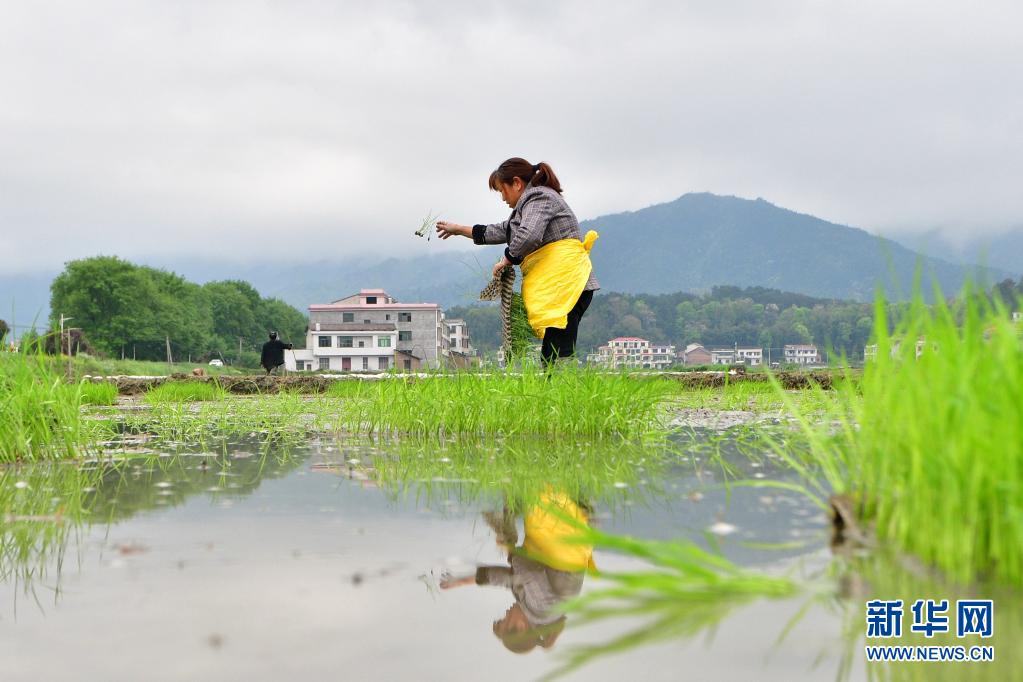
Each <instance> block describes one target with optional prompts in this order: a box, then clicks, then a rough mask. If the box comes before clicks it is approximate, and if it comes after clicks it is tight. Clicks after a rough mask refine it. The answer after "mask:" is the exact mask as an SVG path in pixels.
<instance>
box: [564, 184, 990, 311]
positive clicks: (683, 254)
mask: <svg viewBox="0 0 1023 682" xmlns="http://www.w3.org/2000/svg"><path fill="white" fill-rule="evenodd" d="M583 229H584V230H585V229H595V230H597V231H598V232H599V233H600V235H601V238H600V240H599V241H598V242H597V244H596V246H594V249H593V252H592V258H593V264H594V267H595V268H596V271H597V277H598V278H599V279H600V282H601V285H602V286H603V287H604V288H605V289H606V290H610V291H620V292H625V293H640V292H642V293H651V294H660V293H670V292H673V291H706V290H708V289H709V288H710V287H712V286H714V285H718V284H732V285H736V286H762V287H769V288H772V289H781V290H783V291H790V292H794V293H800V294H806V295H809V296H819V297H824V298H838V299H849V300H857V301H865V300H870V299H871V298H872V297H873V295H874V292H875V290H876V287H877V286H878V285H879V284H880V285H883V286H884V287H885V289H886V291H887V294H888V295H889V296H890V297H893V298H903V297H904V296H905V295H906V294H907V293H908V292H910V291H911V290H912V281H913V273H914V270H915V268H916V267H917V266H918V265H919V266H920V267H921V268H922V271H923V273H924V276H925V277H926V278H928V280H927V281H929V278H931V277H933V278H936V279H937V281H938V283H939V284H940V285H941V287H942V290H943V291H946V292H949V293H952V292H955V291H957V290H958V289H959V288H960V287H961V286H962V284H963V282H964V280H965V279H966V277H967V275H968V274H972V275H974V276H976V277H977V278H978V279H980V280H981V281H987V282H993V281H997V279H1001V278H1003V277H1005V276H1008V274H1007V273H1004V272H1000V271H992V272H989V273H981V272H979V271H977V270H976V269H974V268H971V267H964V266H962V265H956V264H952V263H949V262H946V261H943V260H939V259H936V258H926V257H924V256H921V255H920V254H918V253H916V252H914V251H911V250H910V249H907V248H906V247H904V246H902V245H901V244H898V243H896V242H894V241H891V240H888V239H884V238H881V237H878V236H875V235H872V234H869V233H867V232H866V231H864V230H860V229H857V228H853V227H848V226H845V225H837V224H835V223H830V222H827V221H825V220H821V219H819V218H815V217H813V216H810V215H804V214H800V213H796V212H794V211H789V210H786V209H783V208H779V207H777V206H775V205H773V204H770V203H768V202H767V201H764V200H763V199H757V200H755V201H751V200H747V199H739V198H736V197H724V196H717V195H714V194H686V195H684V196H682V197H680V198H679V199H676V200H675V201H672V202H670V203H666V204H659V205H657V206H650V207H648V208H644V209H642V210H639V211H634V212H629V213H619V214H615V215H608V216H604V217H601V218H596V219H594V220H588V221H585V222H584V223H583ZM928 288H929V287H928Z"/></svg>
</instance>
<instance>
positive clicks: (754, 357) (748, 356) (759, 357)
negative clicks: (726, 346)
mask: <svg viewBox="0 0 1023 682" xmlns="http://www.w3.org/2000/svg"><path fill="white" fill-rule="evenodd" d="M735 361H736V362H737V363H739V362H741V363H743V364H745V365H749V366H750V367H755V366H757V365H762V364H764V349H763V348H753V347H751V346H745V347H744V346H736V348H735Z"/></svg>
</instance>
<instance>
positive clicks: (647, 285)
mask: <svg viewBox="0 0 1023 682" xmlns="http://www.w3.org/2000/svg"><path fill="white" fill-rule="evenodd" d="M582 227H583V230H584V231H585V230H587V229H595V230H597V231H598V232H599V233H600V239H599V240H598V241H597V243H596V245H595V246H594V249H593V252H592V258H593V264H594V268H595V269H596V273H597V277H598V279H599V280H600V283H601V286H602V288H603V290H604V291H605V292H608V291H617V292H622V293H630V294H636V293H646V294H663V293H670V292H678V291H688V292H706V291H709V290H710V288H711V287H713V286H715V285H723V284H727V285H735V286H761V287H769V288H773V289H780V290H784V291H790V292H794V293H799V294H806V295H808V296H818V297H822V298H836V299H849V300H858V301H866V300H870V299H871V298H872V297H873V294H874V291H875V289H876V287H877V286H878V285H879V284H881V285H884V287H885V289H886V290H887V292H888V295H889V296H892V297H893V298H902V297H904V295H905V294H906V293H907V292H909V291H911V288H912V280H913V273H914V270H915V268H916V267H917V266H918V265H919V266H920V267H921V268H922V270H923V273H924V275H925V277H928V278H930V277H934V278H936V279H937V281H938V283H939V284H940V285H941V287H942V289H943V290H944V291H946V292H949V293H951V292H954V291H957V290H958V289H959V288H960V287H961V286H962V283H963V281H964V280H965V279H966V277H967V276H968V275H974V276H975V277H977V278H978V279H979V280H980V281H984V282H995V281H999V280H1001V279H1004V278H1006V277H1010V276H1012V275H1013V273H1012V272H1011V271H1006V270H1001V269H994V268H992V269H991V270H988V271H985V272H980V271H979V270H978V269H976V268H973V267H971V266H963V265H958V264H953V263H950V262H948V261H946V260H941V259H938V258H929V257H925V256H922V255H920V254H919V253H917V252H915V251H912V250H910V249H908V248H906V247H905V246H903V245H901V244H899V243H897V242H894V241H891V240H889V239H884V238H881V237H878V236H875V235H872V234H869V233H867V232H866V231H864V230H861V229H857V228H853V227H848V226H845V225H837V224H835V223H830V222H827V221H825V220H821V219H819V218H815V217H813V216H810V215H804V214H800V213H796V212H794V211H789V210H786V209H783V208H779V207H778V206H774V205H773V204H770V203H768V202H767V201H764V200H763V199H756V200H748V199H740V198H737V197H726V196H718V195H714V194H686V195H684V196H682V197H680V198H678V199H676V200H675V201H672V202H669V203H665V204H658V205H656V206H650V207H647V208H644V209H640V210H638V211H631V212H626V213H617V214H613V215H607V216H603V217H600V218H595V219H592V220H587V221H584V222H583V224H582ZM412 238H413V237H411V236H410V239H412ZM453 244H454V242H450V241H448V242H442V241H438V240H432V241H430V242H426V241H423V243H422V250H423V255H421V256H415V257H381V256H376V257H370V256H362V257H358V256H350V257H341V258H323V259H320V260H316V261H308V262H302V263H294V262H289V261H288V260H286V257H283V256H282V258H280V259H278V260H268V261H264V262H259V263H249V264H238V263H234V262H232V261H229V260H222V259H217V258H213V257H208V256H204V257H196V258H183V257H176V258H166V259H145V260H143V261H142V263H143V264H145V265H153V266H156V267H162V268H165V269H168V270H172V271H174V272H177V273H178V274H181V275H183V276H184V277H186V278H187V279H189V280H192V281H196V282H199V283H203V282H207V281H211V280H219V279H241V280H245V281H247V282H249V283H251V284H252V285H253V286H254V287H255V288H256V289H257V290H258V291H259V292H260V294H262V295H263V296H269V297H277V298H281V299H282V300H284V301H285V302H287V303H290V304H291V305H293V306H296V307H297V308H299V309H305V308H306V307H307V306H309V305H310V304H311V303H326V302H329V301H333V300H336V299H339V298H342V297H344V296H346V295H348V294H351V293H354V292H356V291H358V290H359V289H361V288H370V287H373V288H376V287H380V288H384V289H386V290H387V291H388V292H389V293H391V294H392V295H394V296H396V297H397V298H398V299H399V300H403V301H408V302H416V301H431V302H434V301H435V302H438V303H440V304H441V305H443V306H445V307H449V306H453V305H459V304H465V303H471V302H472V301H474V300H476V297H477V295H478V293H479V290H480V289H481V288H482V287H483V286H484V285H485V284H486V283H487V281H488V279H489V273H490V267H491V266H492V265H493V263H494V262H495V261H496V260H497V259H498V258H499V256H500V251H501V249H500V247H486V248H476V249H472V250H469V251H466V250H465V249H464V248H462V249H456V248H455V247H454V246H453ZM462 246H463V247H464V242H463V243H462ZM1014 253H1023V250H1020V249H1017V250H1016V251H1015V252H1014ZM989 262H992V263H993V262H994V260H993V259H992V258H989ZM999 262H1000V263H1004V264H1006V265H1008V264H1011V262H1010V261H1008V260H1005V261H1003V260H1001V259H1000V260H999ZM55 274H56V273H45V274H39V275H32V276H14V277H8V276H2V275H0V318H5V319H6V318H7V317H9V313H7V312H6V311H9V310H10V307H11V299H12V298H14V299H16V301H17V310H18V313H17V316H18V322H19V324H29V323H31V322H32V319H33V318H34V317H36V315H37V314H38V319H39V320H40V321H41V322H42V324H40V325H39V326H40V327H44V326H45V320H46V318H47V315H48V301H49V291H48V287H49V282H50V281H51V280H52V278H53V276H54V275H55ZM1016 274H1017V275H1018V271H1017V272H1016Z"/></svg>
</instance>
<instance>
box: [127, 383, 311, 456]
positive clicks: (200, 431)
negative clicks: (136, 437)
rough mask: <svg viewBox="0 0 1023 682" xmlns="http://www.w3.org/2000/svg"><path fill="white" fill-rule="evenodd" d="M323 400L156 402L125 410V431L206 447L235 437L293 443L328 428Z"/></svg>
mask: <svg viewBox="0 0 1023 682" xmlns="http://www.w3.org/2000/svg"><path fill="white" fill-rule="evenodd" d="M326 422H327V415H326V411H325V409H324V407H323V402H322V399H307V398H304V397H303V396H300V395H296V394H289V393H280V394H276V395H266V396H257V397H252V398H248V397H247V398H231V397H225V399H223V400H211V401H200V402H191V403H189V402H173V401H166V402H159V401H158V402H155V403H152V404H151V405H150V406H149V409H147V410H142V411H137V412H130V413H126V414H125V415H124V416H123V421H122V424H123V427H124V430H125V431H126V432H128V433H131V434H147V435H148V436H150V437H151V438H152V439H153V443H154V444H164V443H177V444H184V445H186V446H189V445H202V446H206V445H208V444H210V443H215V442H221V441H224V440H225V439H232V438H237V437H246V438H255V439H259V440H261V441H262V442H264V443H267V444H290V445H294V444H297V443H299V442H301V441H302V440H304V439H306V438H308V437H309V436H310V435H311V434H313V433H316V432H319V431H325V430H327V429H329V428H330V427H329V425H327V423H326Z"/></svg>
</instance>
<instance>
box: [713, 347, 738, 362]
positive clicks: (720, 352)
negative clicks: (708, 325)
mask: <svg viewBox="0 0 1023 682" xmlns="http://www.w3.org/2000/svg"><path fill="white" fill-rule="evenodd" d="M710 364H712V365H734V364H735V348H711V349H710Z"/></svg>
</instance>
